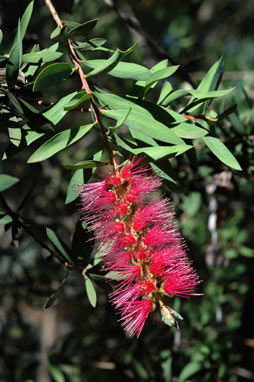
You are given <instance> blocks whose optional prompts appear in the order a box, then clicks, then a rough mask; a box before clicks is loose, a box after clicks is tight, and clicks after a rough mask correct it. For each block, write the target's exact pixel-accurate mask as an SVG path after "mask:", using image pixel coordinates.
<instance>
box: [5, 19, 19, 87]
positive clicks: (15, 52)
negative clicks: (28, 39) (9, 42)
mask: <svg viewBox="0 0 254 382" xmlns="http://www.w3.org/2000/svg"><path fill="white" fill-rule="evenodd" d="M21 60H22V39H21V32H20V21H19V22H18V29H17V33H16V43H15V44H14V45H13V48H12V50H11V52H10V56H9V60H8V64H7V65H6V79H7V83H8V86H9V87H10V88H12V87H13V86H14V85H15V83H16V80H17V78H18V74H19V68H20V66H21Z"/></svg>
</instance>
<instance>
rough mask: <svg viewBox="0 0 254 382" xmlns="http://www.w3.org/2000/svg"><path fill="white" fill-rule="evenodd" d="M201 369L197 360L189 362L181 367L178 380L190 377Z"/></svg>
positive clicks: (182, 381)
mask: <svg viewBox="0 0 254 382" xmlns="http://www.w3.org/2000/svg"><path fill="white" fill-rule="evenodd" d="M201 369H202V365H201V364H200V363H199V362H195V361H193V362H190V363H188V364H187V365H186V366H184V368H183V369H182V371H181V373H180V375H179V377H178V382H184V381H186V380H187V379H188V378H189V377H192V376H193V375H194V374H196V373H197V372H199V371H200V370H201Z"/></svg>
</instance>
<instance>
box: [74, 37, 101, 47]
mask: <svg viewBox="0 0 254 382" xmlns="http://www.w3.org/2000/svg"><path fill="white" fill-rule="evenodd" d="M106 42H107V40H105V39H104V38H99V37H97V38H92V39H90V40H88V41H87V42H76V44H77V47H76V48H78V50H96V49H97V48H100V47H101V46H102V45H104V44H105V43H106Z"/></svg>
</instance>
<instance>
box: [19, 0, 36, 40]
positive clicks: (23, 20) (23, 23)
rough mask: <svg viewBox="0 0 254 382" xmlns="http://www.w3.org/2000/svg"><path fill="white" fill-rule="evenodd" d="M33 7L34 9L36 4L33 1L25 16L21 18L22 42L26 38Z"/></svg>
mask: <svg viewBox="0 0 254 382" xmlns="http://www.w3.org/2000/svg"><path fill="white" fill-rule="evenodd" d="M33 7H34V2H33V1H31V2H30V3H29V4H28V6H27V7H26V10H25V12H24V14H23V16H22V17H21V20H20V32H21V40H23V38H24V37H25V34H26V30H27V27H28V24H29V21H30V19H31V16H32V13H33Z"/></svg>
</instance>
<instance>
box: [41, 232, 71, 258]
mask: <svg viewBox="0 0 254 382" xmlns="http://www.w3.org/2000/svg"><path fill="white" fill-rule="evenodd" d="M46 233H47V236H48V238H49V240H50V241H51V242H52V244H53V245H54V247H55V248H56V249H57V251H58V252H59V253H60V254H61V255H62V256H63V257H64V258H65V259H66V260H67V262H68V263H69V264H71V265H73V261H72V259H71V258H70V256H69V254H68V253H67V247H66V245H65V244H64V243H63V242H62V240H60V239H59V238H58V236H57V235H56V233H55V232H54V231H53V230H52V229H51V228H48V227H47V228H46Z"/></svg>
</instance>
